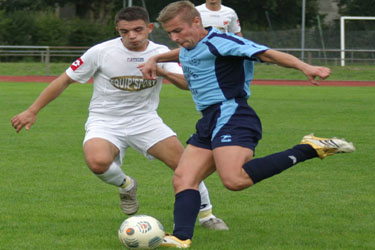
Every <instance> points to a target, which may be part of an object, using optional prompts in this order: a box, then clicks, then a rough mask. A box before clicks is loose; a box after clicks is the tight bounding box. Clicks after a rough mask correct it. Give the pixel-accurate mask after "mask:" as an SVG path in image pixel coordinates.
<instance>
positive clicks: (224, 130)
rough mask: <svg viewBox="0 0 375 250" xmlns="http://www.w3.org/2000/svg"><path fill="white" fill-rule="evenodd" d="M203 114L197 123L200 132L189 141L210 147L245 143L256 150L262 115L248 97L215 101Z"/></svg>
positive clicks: (260, 136)
mask: <svg viewBox="0 0 375 250" xmlns="http://www.w3.org/2000/svg"><path fill="white" fill-rule="evenodd" d="M202 114H203V117H202V118H201V119H200V120H199V121H198V122H197V124H196V133H195V134H193V135H192V136H191V137H190V138H189V140H188V141H187V143H188V144H191V145H194V146H196V147H200V148H205V149H210V150H212V149H214V148H217V147H223V146H242V147H245V148H250V149H252V150H253V151H254V150H255V147H256V146H257V145H258V141H259V140H260V139H261V138H262V125H261V122H260V119H259V117H258V115H257V114H256V113H255V111H254V110H253V109H252V108H251V107H250V106H249V105H248V103H247V100H246V99H245V98H236V99H231V100H227V101H225V102H222V103H218V104H214V105H212V106H210V107H208V108H206V109H205V110H203V111H202Z"/></svg>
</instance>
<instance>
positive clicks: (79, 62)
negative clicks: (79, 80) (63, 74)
mask: <svg viewBox="0 0 375 250" xmlns="http://www.w3.org/2000/svg"><path fill="white" fill-rule="evenodd" d="M82 64H83V61H82V59H81V58H78V59H77V60H75V61H74V62H73V63H72V65H70V68H71V69H72V70H73V71H76V69H78V68H79V67H81V65H82Z"/></svg>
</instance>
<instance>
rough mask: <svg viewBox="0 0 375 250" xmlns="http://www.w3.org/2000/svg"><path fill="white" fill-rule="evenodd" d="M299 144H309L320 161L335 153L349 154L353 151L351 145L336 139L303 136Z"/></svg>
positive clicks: (353, 148) (343, 140) (311, 135)
mask: <svg viewBox="0 0 375 250" xmlns="http://www.w3.org/2000/svg"><path fill="white" fill-rule="evenodd" d="M300 144H309V145H310V146H311V147H313V148H314V149H315V151H316V153H317V154H318V156H319V158H320V159H324V158H326V157H327V156H329V155H333V154H336V153H351V152H354V151H355V147H354V145H353V143H352V142H347V141H346V140H345V139H339V138H336V137H333V138H320V137H315V136H314V134H309V135H305V136H304V137H303V138H302V141H301V143H300Z"/></svg>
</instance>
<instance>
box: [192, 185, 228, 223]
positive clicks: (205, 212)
mask: <svg viewBox="0 0 375 250" xmlns="http://www.w3.org/2000/svg"><path fill="white" fill-rule="evenodd" d="M199 193H200V195H201V208H200V210H199V214H198V218H199V224H200V225H201V226H202V227H204V228H207V229H212V230H229V227H228V226H227V224H225V222H224V221H223V220H222V219H220V218H217V217H216V216H215V215H214V214H213V213H212V204H211V201H210V196H209V193H208V190H207V187H206V185H205V184H204V182H203V181H202V182H201V183H200V184H199Z"/></svg>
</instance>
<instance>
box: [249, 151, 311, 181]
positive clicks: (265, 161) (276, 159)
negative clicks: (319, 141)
mask: <svg viewBox="0 0 375 250" xmlns="http://www.w3.org/2000/svg"><path fill="white" fill-rule="evenodd" d="M317 156H318V155H317V153H316V151H315V149H313V148H312V147H311V146H310V145H308V144H298V145H296V146H294V147H293V148H291V149H288V150H285V151H283V152H279V153H276V154H272V155H268V156H266V157H263V158H257V159H253V160H251V161H248V162H246V163H245V164H244V165H243V169H244V170H245V171H246V173H247V174H248V175H249V176H250V178H251V180H252V181H253V182H254V184H255V183H257V182H260V181H261V180H264V179H266V178H268V177H271V176H273V175H275V174H278V173H280V172H282V171H284V170H285V169H288V168H290V167H291V166H293V165H295V164H297V163H300V162H303V161H305V160H308V159H311V158H314V157H317Z"/></svg>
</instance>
